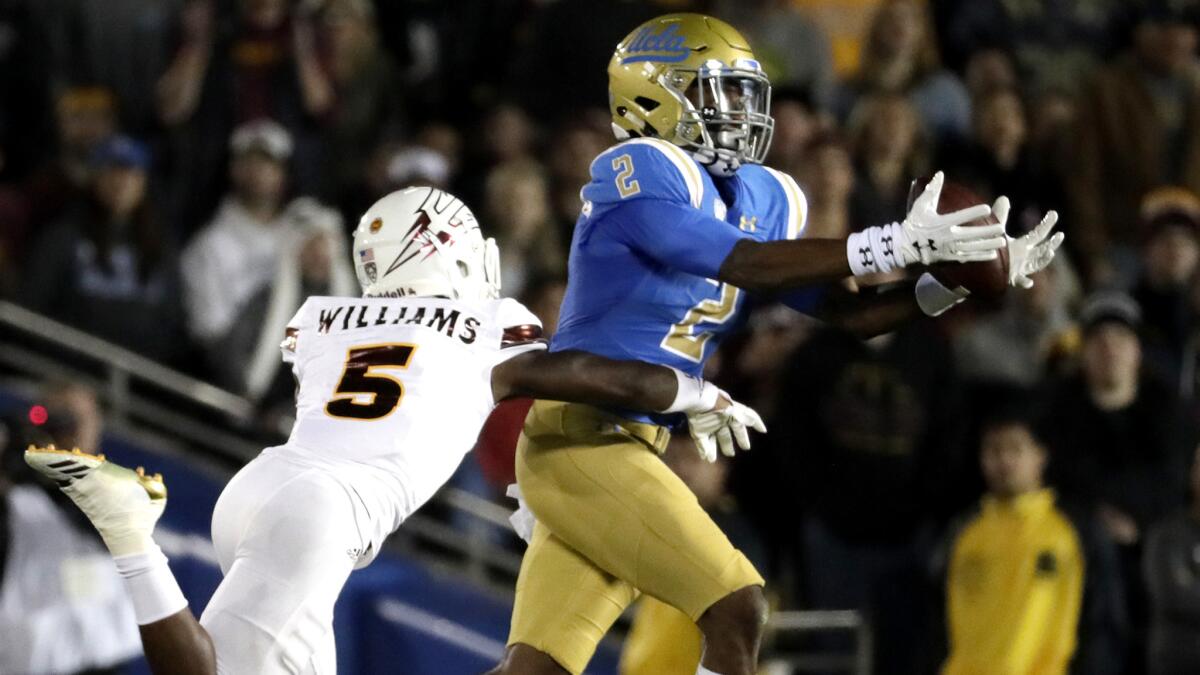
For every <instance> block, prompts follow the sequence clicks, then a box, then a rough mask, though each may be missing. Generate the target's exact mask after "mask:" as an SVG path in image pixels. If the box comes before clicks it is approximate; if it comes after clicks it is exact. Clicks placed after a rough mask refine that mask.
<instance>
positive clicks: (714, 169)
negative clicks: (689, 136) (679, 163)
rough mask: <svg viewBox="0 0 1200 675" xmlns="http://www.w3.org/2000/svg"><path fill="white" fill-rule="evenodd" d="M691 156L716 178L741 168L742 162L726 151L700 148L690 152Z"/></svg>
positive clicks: (723, 176)
mask: <svg viewBox="0 0 1200 675" xmlns="http://www.w3.org/2000/svg"><path fill="white" fill-rule="evenodd" d="M692 157H694V158H695V159H696V161H697V162H700V164H701V165H703V166H704V168H705V169H707V170H708V172H709V173H710V174H712V175H714V176H716V177H718V178H728V177H729V176H732V175H733V174H734V173H737V170H738V169H740V168H742V162H741V161H740V160H739V159H738V158H737V157H731V156H729V155H728V154H726V153H723V152H720V151H717V150H709V149H708V148H701V149H699V150H694V151H693V152H692Z"/></svg>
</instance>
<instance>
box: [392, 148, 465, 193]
mask: <svg viewBox="0 0 1200 675" xmlns="http://www.w3.org/2000/svg"><path fill="white" fill-rule="evenodd" d="M387 177H388V180H389V181H390V182H391V185H392V186H393V189H400V188H402V187H407V186H409V185H429V186H431V187H436V188H442V189H447V188H449V186H450V183H451V181H452V180H453V176H452V175H451V174H450V162H449V161H448V160H447V159H446V157H445V156H444V155H442V153H440V152H438V151H437V150H434V149H433V148H427V147H425V146H422V145H408V146H403V147H401V148H399V149H397V150H396V153H395V154H393V155H392V157H391V159H389V160H388V164H387Z"/></svg>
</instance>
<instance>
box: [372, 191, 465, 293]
mask: <svg viewBox="0 0 1200 675" xmlns="http://www.w3.org/2000/svg"><path fill="white" fill-rule="evenodd" d="M451 209H453V212H452V213H451V214H450V216H449V218H448V219H447V224H448V225H449V226H450V227H451V228H454V229H457V228H461V227H466V230H465V231H466V232H469V231H471V230H472V229H478V228H479V225H478V224H477V223H476V222H475V218H474V216H472V215H471V212H470V211H465V215H464V210H465V209H466V204H463V203H462V202H461V201H459V200H458V198H456V197H453V196H451V195H449V194H446V193H445V192H442V191H441V190H436V189H433V188H430V190H429V195H428V196H426V197H425V201H424V202H421V206H419V207H417V210H416V212H415V214H414V215H415V218H414V220H413V224H412V225H411V226H410V227H409V228H408V231H407V232H405V233H404V236H403V239H404V240H405V244H404V248H402V249H400V253H399V254H397V255H396V258H395V259H394V260H392V264H390V265H388V268H387V271H385V272H384V273H383V276H385V277H386V276H387V275H389V274H391V273H392V272H394V271H396V270H397V269H398V268H400V267H401V266H402V265H404V264H405V263H407V262H409V261H411V260H413V259H414V258H416V257H417V256H419V255H421V254H422V253H424V254H425V257H424V258H422V260H428V259H429V258H430V257H431V256H432V255H433V254H434V253H437V250H438V246H439V245H446V246H449V245H451V244H453V243H454V235H453V234H451V233H450V232H447V231H445V230H442V231H441V232H434V231H433V230H432V229H430V226H431V225H432V224H433V218H432V217H431V216H430V215H429V212H430V211H432V212H433V213H435V214H439V215H440V214H442V213H446V212H447V211H450V210H451ZM460 216H462V217H460Z"/></svg>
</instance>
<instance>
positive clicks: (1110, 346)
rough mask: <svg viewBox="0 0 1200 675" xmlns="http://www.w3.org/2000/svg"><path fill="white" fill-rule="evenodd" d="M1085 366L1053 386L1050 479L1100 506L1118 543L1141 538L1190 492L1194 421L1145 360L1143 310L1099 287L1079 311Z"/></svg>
mask: <svg viewBox="0 0 1200 675" xmlns="http://www.w3.org/2000/svg"><path fill="white" fill-rule="evenodd" d="M1080 323H1081V327H1082V330H1083V344H1082V351H1081V354H1080V356H1081V366H1082V368H1081V371H1080V374H1079V375H1078V376H1075V377H1070V378H1067V379H1065V380H1063V381H1061V382H1058V383H1056V384H1055V386H1054V391H1053V395H1052V400H1051V405H1050V409H1051V418H1052V419H1053V420H1054V422H1055V424H1054V429H1052V430H1049V431H1048V432H1047V442H1048V444H1049V445H1050V447H1051V450H1052V458H1053V461H1052V462H1051V465H1050V476H1051V478H1052V483H1053V484H1054V485H1056V486H1058V487H1059V488H1060V489H1061V490H1062V491H1063V493H1064V494H1068V495H1071V496H1073V497H1078V498H1082V499H1085V500H1087V501H1088V502H1089V503H1091V504H1093V505H1094V506H1096V507H1097V508H1098V509H1099V510H1100V512H1101V515H1102V516H1103V518H1104V521H1105V526H1106V527H1107V528H1108V530H1109V534H1111V535H1112V537H1113V539H1114V541H1116V542H1117V543H1118V544H1120V545H1122V546H1126V547H1132V546H1135V545H1137V544H1138V543H1139V542H1140V540H1141V536H1142V534H1143V533H1144V532H1145V530H1146V528H1147V527H1149V526H1150V525H1151V524H1152V523H1154V522H1155V521H1157V520H1158V519H1160V518H1162V517H1164V516H1166V515H1168V514H1170V513H1171V512H1172V511H1174V510H1175V509H1176V508H1178V507H1179V506H1180V505H1181V504H1183V495H1184V481H1183V476H1184V473H1185V472H1184V470H1183V469H1184V466H1185V462H1186V454H1187V452H1188V451H1189V450H1190V447H1191V438H1190V436H1189V432H1190V429H1189V426H1190V425H1189V424H1188V423H1187V421H1186V420H1185V419H1183V417H1182V415H1181V413H1180V406H1179V401H1178V398H1177V397H1176V395H1175V393H1174V392H1173V391H1172V390H1171V389H1170V388H1169V387H1167V386H1165V385H1164V384H1162V383H1161V382H1160V381H1158V380H1157V379H1155V378H1154V377H1152V376H1151V375H1149V374H1147V373H1146V372H1145V370H1144V369H1143V368H1142V342H1141V338H1140V336H1139V331H1141V330H1142V317H1141V311H1140V309H1139V307H1138V305H1137V303H1136V302H1135V301H1134V300H1133V299H1132V298H1130V297H1129V296H1127V295H1124V294H1121V293H1116V292H1102V293H1098V294H1096V295H1093V296H1092V297H1090V298H1089V299H1088V300H1087V301H1086V302H1085V303H1084V307H1083V309H1082V310H1081V313H1080Z"/></svg>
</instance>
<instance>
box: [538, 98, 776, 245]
mask: <svg viewBox="0 0 1200 675" xmlns="http://www.w3.org/2000/svg"><path fill="white" fill-rule="evenodd" d="M601 113H602V114H603V124H597V123H595V121H594V119H595V118H596V117H599V116H600V115H601ZM609 124H610V118H609V116H608V112H607V111H603V110H599V109H593V110H590V111H588V113H586V114H584V115H581V116H579V117H572V118H570V119H569V120H568V121H567V122H565V123H564V124H562V125H561V126H560V127H559V130H558V131H557V132H555V133H554V134H553V135H552V136H551V138H553V139H554V142H553V143H551V144H550V147H548V148H547V149H546V150H547V154H548V156H547V157H546V168H547V170H548V171H549V172H550V175H549V179H550V198H551V201H552V203H553V208H554V221H555V225H556V229H557V230H558V236H559V240H560V241H561V242H563V243H564V245H565V244H567V243H569V242H570V241H571V235H572V234H573V233H574V231H575V221H576V220H578V219H579V211H580V209H582V208H583V200H582V199H581V198H580V197H579V190H580V189H581V188H583V186H584V185H587V184H588V183H589V182H590V181H591V180H592V174H591V166H592V160H594V159H595V158H596V155H599V154H600V153H601V152H603V151H604V149H605V148H607V147H608V146H609V145H612V142H613V139H612V129H611V127H610V126H609ZM778 129H779V127H778V123H776V132H775V134H776V135H775V138H778V137H779V131H778Z"/></svg>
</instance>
